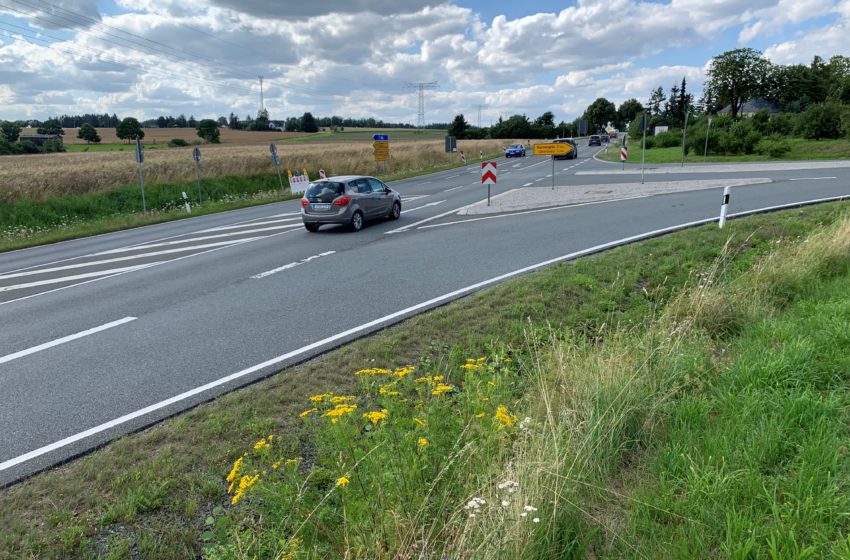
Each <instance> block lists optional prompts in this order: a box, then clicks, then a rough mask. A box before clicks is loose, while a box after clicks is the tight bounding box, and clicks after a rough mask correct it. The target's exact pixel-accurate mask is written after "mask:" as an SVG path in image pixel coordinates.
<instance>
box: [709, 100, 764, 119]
mask: <svg viewBox="0 0 850 560" xmlns="http://www.w3.org/2000/svg"><path fill="white" fill-rule="evenodd" d="M759 111H767V112H768V113H778V112H779V107H777V106H776V105H775V104H773V103H771V102H770V101H768V100H767V99H758V98H757V99H750V100H749V101H745V102H744V106H743V107H741V110H740V111H738V114H739V115H740V116H742V117H752V116H753V115H755V114H756V113H758V112H759ZM730 113H732V107H731V106H729V105H727V106H726V107H723V108H722V109H720V110H719V111H717V114H719V115H728V114H730Z"/></svg>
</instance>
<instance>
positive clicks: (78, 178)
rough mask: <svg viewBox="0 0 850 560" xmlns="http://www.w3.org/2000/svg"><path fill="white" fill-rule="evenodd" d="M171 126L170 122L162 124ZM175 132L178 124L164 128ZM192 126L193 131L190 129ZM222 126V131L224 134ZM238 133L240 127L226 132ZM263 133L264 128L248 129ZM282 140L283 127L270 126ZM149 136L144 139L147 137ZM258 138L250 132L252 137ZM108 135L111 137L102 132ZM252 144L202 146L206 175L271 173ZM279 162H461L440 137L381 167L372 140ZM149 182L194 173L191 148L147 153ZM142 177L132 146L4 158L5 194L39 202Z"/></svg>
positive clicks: (410, 146) (296, 153)
mask: <svg viewBox="0 0 850 560" xmlns="http://www.w3.org/2000/svg"><path fill="white" fill-rule="evenodd" d="M163 130H166V129H163ZM167 130H168V132H169V133H170V134H172V133H173V131H174V130H178V129H167ZM192 132H193V133H194V130H193V129H192ZM224 132H225V131H222V136H223V137H224V136H225V135H224ZM227 132H230V133H238V132H241V131H227ZM246 134H249V135H252V136H254V135H256V136H264V135H266V134H267V133H265V132H260V133H257V132H249V133H246ZM268 134H272V135H274V138H276V139H279V138H281V135H283V134H285V133H281V132H271V133H268ZM147 139H148V138H147V136H146V138H145V140H147ZM252 139H253V138H252ZM104 141H105V142H106V141H107V139H106V138H104ZM256 142H257V143H255V144H253V145H245V144H242V145H233V144H230V145H229V144H227V143H224V144H219V145H213V144H209V145H203V146H201V151H202V154H203V155H202V162H201V169H202V174H203V177H206V178H210V177H222V176H257V175H265V174H270V173H274V167H273V165H272V162H271V157H270V155H269V151H268V147H267V143H268V142H269V140H268V139H265V140H262V141H261V140H260V139H259V138H257V139H256ZM508 142H509V141H507V140H461V141H458V150H464V151H465V152H466V154H467V157H468V161H469V162H472V161H475V160H474V158H473V154H474V156H475V158H477V156H478V153H479V150H482V151H483V152H484V154H488V153H489V154H493V153H495V152H499V151H500V150H502V148H503V146H504V145H505V144H506V143H508ZM278 150H279V153H280V156H281V168H282V171H283V172H284V173H285V172H286V171H285V170H286V168H289V169H292V170H293V171H294V170H296V169H302V168H306V169H307V170H308V171H309V172H310V174H311V176H315V175H316V174H317V172H318V169H320V168H321V169H324V170H325V172H326V173H327V175H328V176H331V175H342V174H375V173H378V172H379V173H380V174H381V175H392V174H400V173H405V172H410V171H418V170H423V169H426V168H429V167H434V166H438V165H444V164H448V163H454V162H458V161H459V159H460V156H459V154H457V153H454V154H452V153H446V152H445V149H444V143H443V141H442V140H422V141H409V142H398V143H395V144H391V145H390V150H391V152H390V153H391V156H390V160H388V161H386V162H384V164H385V165H382V168H381V169H380V170H378V169H377V168H376V163H375V160H374V157H373V155H372V147H371V144H370V143H369V142H346V143H333V144H329V143H324V144H319V143H315V144H310V143H303V144H285V145H281V146H278ZM144 170H145V183H146V184H156V183H171V182H178V181H192V180H194V179H195V163H194V161H193V160H192V147H186V148H168V149H157V150H148V151H146V152H145V164H144ZM137 181H138V169H137V166H136V161H135V156H134V154H133V152H132V151H126V152H77V153H53V154H39V155H19V156H4V157H2V158H0V196H2V198H3V199H5V200H6V201H8V202H12V201H16V200H33V201H39V200H44V199H46V198H50V197H54V196H62V195H75V194H84V193H90V192H102V191H107V190H109V189H111V188H114V187H118V186H123V185H127V184H133V183H135V182H137Z"/></svg>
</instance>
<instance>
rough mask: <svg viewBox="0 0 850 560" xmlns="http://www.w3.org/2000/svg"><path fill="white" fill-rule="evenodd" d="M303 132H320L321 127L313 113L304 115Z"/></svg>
mask: <svg viewBox="0 0 850 560" xmlns="http://www.w3.org/2000/svg"><path fill="white" fill-rule="evenodd" d="M301 132H319V125H317V124H316V118H315V117H314V116H313V114H312V113H310V112H307V113H304V116H303V117H301Z"/></svg>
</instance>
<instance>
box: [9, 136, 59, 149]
mask: <svg viewBox="0 0 850 560" xmlns="http://www.w3.org/2000/svg"><path fill="white" fill-rule="evenodd" d="M57 139H59V140H61V139H62V137H61V136H60V135H58V134H21V135H20V136H18V141H19V142H23V141H25V140H28V141H30V142H32V143H33V144H35V145H36V146H44V144H45V143H46V142H47V141H48V140H57Z"/></svg>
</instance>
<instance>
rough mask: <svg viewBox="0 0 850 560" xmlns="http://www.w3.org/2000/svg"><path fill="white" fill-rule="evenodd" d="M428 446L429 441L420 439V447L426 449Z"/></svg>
mask: <svg viewBox="0 0 850 560" xmlns="http://www.w3.org/2000/svg"><path fill="white" fill-rule="evenodd" d="M426 445H428V440H427V439H426V438H424V437H421V438H419V447H425V446H426Z"/></svg>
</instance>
